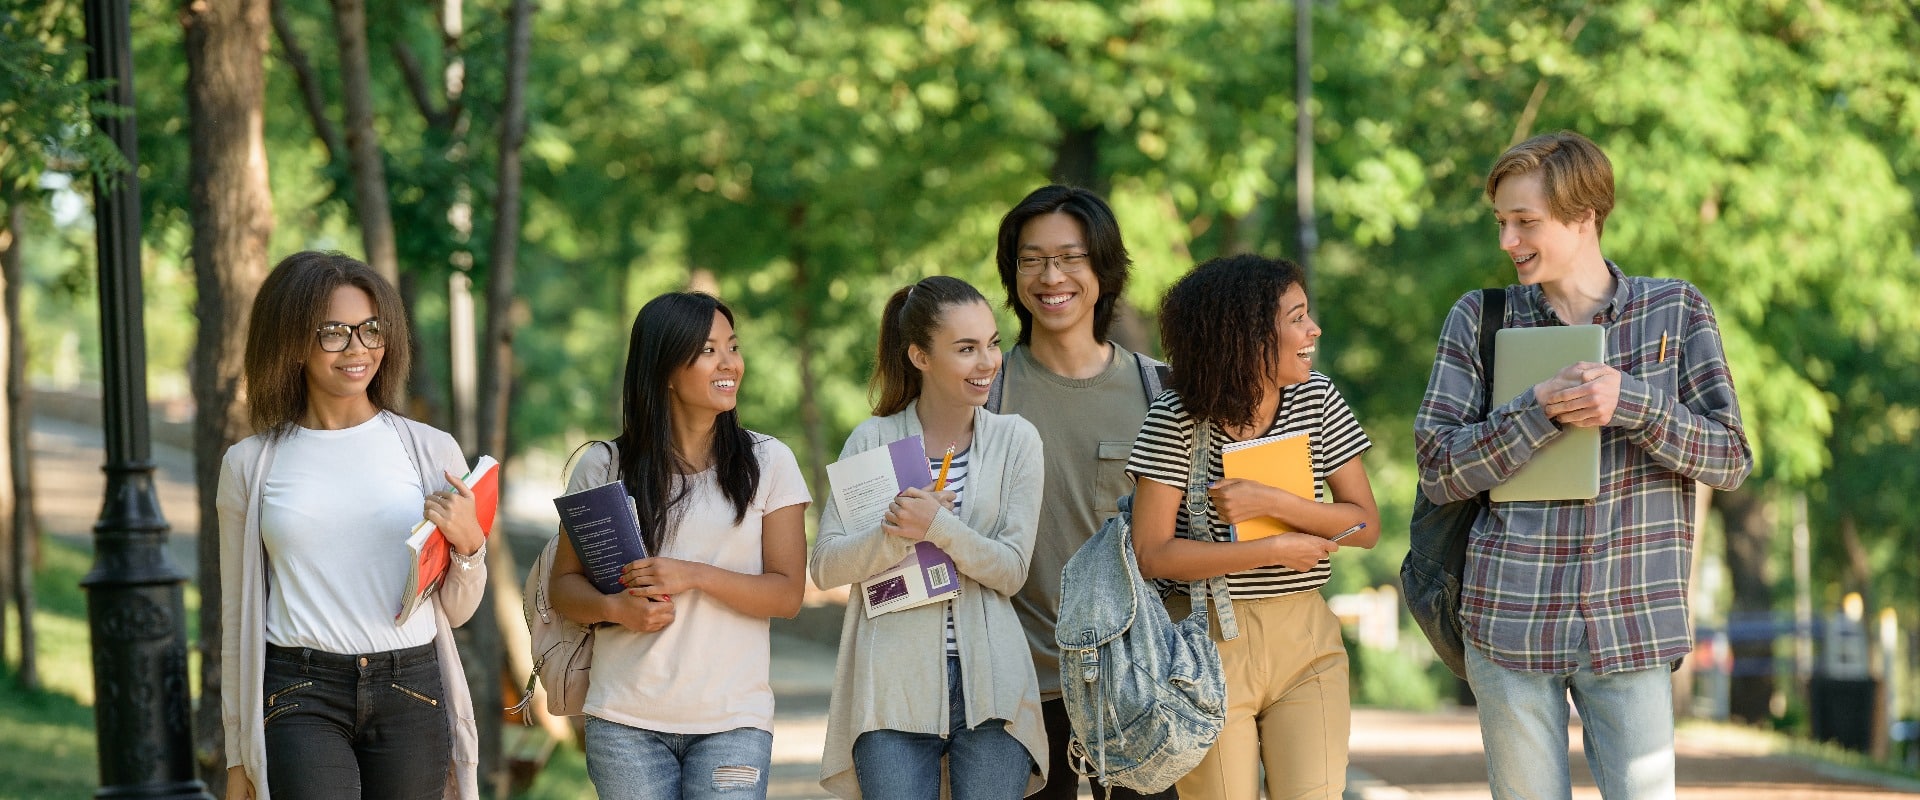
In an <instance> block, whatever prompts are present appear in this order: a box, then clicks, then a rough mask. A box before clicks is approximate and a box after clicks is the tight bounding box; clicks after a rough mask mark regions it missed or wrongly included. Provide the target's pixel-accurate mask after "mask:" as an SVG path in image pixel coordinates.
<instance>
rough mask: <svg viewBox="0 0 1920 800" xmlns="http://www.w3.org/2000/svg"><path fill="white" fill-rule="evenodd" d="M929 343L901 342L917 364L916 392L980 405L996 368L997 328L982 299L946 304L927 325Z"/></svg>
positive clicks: (928, 397)
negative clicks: (929, 326) (931, 325)
mask: <svg viewBox="0 0 1920 800" xmlns="http://www.w3.org/2000/svg"><path fill="white" fill-rule="evenodd" d="M931 338H932V343H931V345H930V346H929V347H928V348H925V349H922V348H921V347H920V346H919V345H917V344H914V345H908V346H907V358H908V359H909V360H911V361H912V362H913V366H914V367H916V368H918V369H919V370H920V397H921V399H922V401H923V402H926V401H932V402H935V403H940V404H946V405H962V404H964V405H971V406H979V405H985V404H986V402H987V390H988V389H990V388H992V386H993V376H994V374H995V373H997V372H999V371H1000V330H999V327H998V326H997V325H996V324H995V322H994V319H993V309H990V308H988V307H987V304H986V303H984V302H975V303H962V304H959V305H954V306H949V307H947V308H946V309H945V310H944V311H942V312H941V314H940V324H939V325H938V326H936V327H935V328H934V329H933V336H932V337H931Z"/></svg>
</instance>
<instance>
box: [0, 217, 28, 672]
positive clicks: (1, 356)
mask: <svg viewBox="0 0 1920 800" xmlns="http://www.w3.org/2000/svg"><path fill="white" fill-rule="evenodd" d="M0 192H4V190H0ZM10 194H12V192H8V194H0V261H4V263H6V269H0V295H4V297H15V295H17V292H15V288H13V286H15V284H13V282H15V280H17V271H15V269H13V267H15V265H17V261H19V249H17V247H13V236H15V232H17V230H19V213H15V207H19V200H17V198H13V196H10ZM17 309H19V307H17V303H6V305H4V307H0V388H4V389H6V399H8V403H0V439H4V441H6V449H8V453H12V451H13V445H12V443H13V437H15V435H19V434H17V426H15V424H13V414H17V409H13V403H12V399H13V395H15V393H17V391H15V386H19V384H17V380H19V378H15V372H17V370H15V368H13V363H15V359H13V345H12V343H13V341H15V340H17V338H19V317H17V315H19V311H17ZM17 468H19V464H15V462H13V459H8V460H6V464H0V664H4V662H6V660H8V658H6V652H8V639H6V610H8V604H12V602H13V581H15V579H17V570H15V568H13V566H15V560H13V537H17V535H27V529H25V528H15V526H13V499H15V495H13V470H17Z"/></svg>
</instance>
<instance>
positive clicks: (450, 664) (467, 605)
mask: <svg viewBox="0 0 1920 800" xmlns="http://www.w3.org/2000/svg"><path fill="white" fill-rule="evenodd" d="M380 413H381V414H382V415H384V416H385V417H386V418H387V421H389V422H391V423H393V427H394V430H395V431H397V432H398V433H399V434H400V445H401V448H402V449H404V450H406V452H407V456H408V458H410V459H411V460H412V461H413V466H414V468H415V469H416V470H417V471H419V473H420V485H421V486H426V487H433V488H439V487H440V486H443V485H445V484H446V482H447V479H446V477H445V476H443V475H441V474H440V473H441V470H442V469H445V470H447V471H449V472H452V473H453V474H455V475H461V474H465V473H466V471H467V467H466V458H465V457H464V456H462V455H461V453H460V445H458V444H455V443H454V441H453V437H452V436H450V435H448V434H447V433H446V432H444V431H441V430H439V429H436V428H434V427H432V426H430V425H426V424H423V423H419V422H414V421H413V420H410V419H407V418H405V417H402V416H400V415H398V414H391V413H388V412H385V411H382V412H380ZM277 444H278V443H277V442H275V441H270V440H269V439H268V438H267V436H265V435H264V434H256V435H254V436H250V437H248V438H246V439H243V440H241V441H240V442H238V443H236V444H235V445H234V446H233V447H230V448H228V449H227V455H226V458H225V459H223V460H222V461H221V462H220V491H219V494H218V500H217V501H216V505H217V506H218V507H219V510H220V593H221V603H220V670H221V674H222V675H224V676H225V680H224V681H223V682H222V684H221V689H220V721H221V723H222V725H223V726H224V727H225V728H226V735H227V766H228V767H235V766H244V767H246V771H247V778H248V779H249V780H251V781H253V795H254V797H255V798H257V800H272V797H271V795H270V794H269V792H268V790H267V743H266V732H265V731H264V730H263V729H262V726H261V684H262V682H264V681H265V680H266V664H267V661H266V660H267V616H266V614H267V564H266V551H265V548H263V547H262V546H261V540H260V500H261V495H262V494H263V493H264V491H265V488H266V483H267V474H268V472H269V471H271V470H272V469H273V455H274V451H275V449H276V445H277ZM430 490H431V489H430ZM423 497H424V496H423ZM402 533H404V532H403V531H395V532H394V535H396V536H398V535H400V534H402ZM453 561H454V565H455V568H454V569H450V570H448V571H447V581H446V583H444V584H442V585H441V587H440V591H439V592H438V593H437V594H435V595H434V597H433V600H432V601H431V605H432V606H433V615H434V622H435V624H436V626H437V627H438V629H439V631H438V633H436V634H435V635H434V637H433V644H434V649H435V650H436V651H438V654H439V656H440V681H441V684H442V691H443V692H445V693H446V696H447V702H446V709H447V725H448V727H449V728H450V729H451V730H450V734H451V741H452V743H453V761H452V763H450V764H448V765H447V782H446V791H445V793H444V795H443V796H444V797H445V798H447V800H477V798H479V796H480V786H479V783H478V780H477V779H478V772H479V761H480V759H479V754H480V737H479V734H478V733H477V732H476V730H475V729H474V724H473V698H472V696H471V695H470V694H468V692H467V676H466V672H465V671H464V670H463V669H462V668H461V666H460V653H459V652H458V651H456V650H455V649H454V646H453V628H454V626H457V625H461V624H464V623H465V622H466V621H467V618H468V617H471V616H473V611H474V609H475V608H476V607H478V606H479V605H480V595H481V593H482V592H484V591H485V590H486V587H487V548H486V545H484V544H482V545H481V547H480V551H479V552H477V553H474V554H473V555H471V556H461V555H460V554H459V553H454V554H453ZM395 599H396V600H397V599H398V598H395Z"/></svg>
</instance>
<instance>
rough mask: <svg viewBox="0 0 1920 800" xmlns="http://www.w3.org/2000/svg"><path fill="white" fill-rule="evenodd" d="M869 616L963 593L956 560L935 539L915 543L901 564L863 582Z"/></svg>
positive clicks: (863, 592) (863, 594) (862, 589)
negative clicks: (933, 541) (935, 543)
mask: <svg viewBox="0 0 1920 800" xmlns="http://www.w3.org/2000/svg"><path fill="white" fill-rule="evenodd" d="M860 593H861V595H862V596H863V597H864V599H865V600H866V603H867V616H868V617H869V618H871V617H875V616H878V615H881V614H885V613H887V612H889V611H899V610H901V609H907V608H913V607H915V606H923V605H926V604H928V603H932V602H936V601H940V600H945V599H947V598H949V597H958V596H959V595H960V572H959V571H958V570H956V569H954V566H953V559H952V558H950V557H948V556H947V554H946V553H945V552H943V551H941V550H940V548H938V547H935V546H934V545H933V543H931V542H914V543H913V551H912V552H910V553H908V554H907V557H906V558H903V559H901V560H900V563H898V564H895V565H893V566H892V567H889V568H888V569H887V570H886V571H884V572H881V573H880V574H878V575H875V576H873V577H871V578H868V579H866V581H865V582H863V583H861V584H860Z"/></svg>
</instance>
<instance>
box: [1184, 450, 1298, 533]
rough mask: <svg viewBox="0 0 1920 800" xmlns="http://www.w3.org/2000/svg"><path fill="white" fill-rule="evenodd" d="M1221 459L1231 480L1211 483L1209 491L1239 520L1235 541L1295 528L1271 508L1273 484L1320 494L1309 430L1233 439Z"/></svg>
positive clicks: (1230, 519)
mask: <svg viewBox="0 0 1920 800" xmlns="http://www.w3.org/2000/svg"><path fill="white" fill-rule="evenodd" d="M1220 463H1221V467H1222V468H1223V469H1224V470H1225V472H1226V480H1223V481H1220V482H1219V483H1216V484H1214V486H1212V487H1210V488H1209V489H1208V494H1209V496H1211V497H1212V498H1213V500H1214V510H1215V511H1217V512H1219V514H1220V516H1221V518H1222V519H1223V520H1225V521H1226V522H1227V523H1228V524H1230V525H1233V538H1234V541H1237V542H1247V541H1253V540H1255V539H1264V538H1267V537H1269V536H1276V535H1279V534H1282V533H1287V532H1291V531H1294V530H1295V528H1294V527H1293V526H1291V525H1288V524H1286V523H1284V522H1281V521H1280V520H1279V519H1277V518H1275V517H1274V516H1272V514H1271V512H1270V511H1267V510H1265V509H1266V508H1268V507H1270V503H1271V499H1272V498H1271V496H1270V495H1269V494H1268V491H1269V490H1270V489H1277V490H1280V491H1283V492H1286V493H1288V494H1291V495H1294V496H1296V497H1304V498H1306V499H1307V500H1313V499H1314V492H1313V461H1312V458H1311V450H1310V447H1309V438H1308V435H1307V434H1305V433H1289V434H1277V435H1274V436H1264V437H1261V438H1258V439H1248V440H1246V441H1244V442H1229V443H1228V444H1227V445H1226V446H1224V447H1222V448H1221V449H1220ZM1249 509H1254V510H1249ZM1315 538H1318V537H1315Z"/></svg>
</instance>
